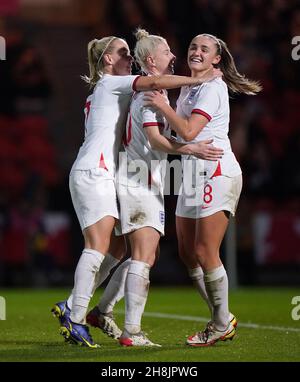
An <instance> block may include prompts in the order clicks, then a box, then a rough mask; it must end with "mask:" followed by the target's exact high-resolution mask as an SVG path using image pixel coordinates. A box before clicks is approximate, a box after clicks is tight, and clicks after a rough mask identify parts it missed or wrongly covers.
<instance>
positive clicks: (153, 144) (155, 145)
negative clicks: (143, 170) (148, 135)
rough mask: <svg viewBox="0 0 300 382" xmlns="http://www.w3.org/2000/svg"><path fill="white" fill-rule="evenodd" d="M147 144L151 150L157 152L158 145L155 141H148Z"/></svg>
mask: <svg viewBox="0 0 300 382" xmlns="http://www.w3.org/2000/svg"><path fill="white" fill-rule="evenodd" d="M149 143H150V146H151V149H152V150H159V144H158V142H157V140H156V139H153V138H152V139H149Z"/></svg>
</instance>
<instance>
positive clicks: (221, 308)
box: [204, 265, 229, 330]
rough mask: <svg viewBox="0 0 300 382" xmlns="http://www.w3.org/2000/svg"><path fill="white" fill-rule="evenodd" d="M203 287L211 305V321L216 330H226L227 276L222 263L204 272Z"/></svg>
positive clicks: (227, 312) (227, 317)
mask: <svg viewBox="0 0 300 382" xmlns="http://www.w3.org/2000/svg"><path fill="white" fill-rule="evenodd" d="M204 281H205V287H206V291H207V295H208V298H209V301H210V303H211V304H212V306H213V317H212V318H213V321H214V324H215V326H216V328H217V329H218V330H226V328H227V326H228V323H229V310H228V278H227V273H226V270H225V268H224V267H223V265H221V266H220V267H218V268H215V269H213V270H211V271H209V272H205V274H204Z"/></svg>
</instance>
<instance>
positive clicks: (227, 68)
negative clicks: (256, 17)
mask: <svg viewBox="0 0 300 382" xmlns="http://www.w3.org/2000/svg"><path fill="white" fill-rule="evenodd" d="M199 36H206V37H209V38H211V39H213V40H214V41H215V45H216V48H217V54H219V55H220V56H221V60H220V62H219V63H218V64H217V65H215V66H216V67H218V68H220V69H221V71H222V72H223V79H224V81H225V82H226V84H227V86H228V88H229V89H230V90H231V91H232V92H233V93H244V94H248V95H255V94H256V93H259V92H260V91H261V90H262V86H261V85H260V83H259V82H257V81H252V80H249V79H248V78H247V77H245V75H242V74H240V73H239V72H238V70H237V68H236V66H235V62H234V59H233V57H232V55H231V53H230V52H229V49H228V47H227V45H226V43H225V42H224V41H223V40H221V39H220V38H217V37H216V36H214V35H211V34H206V33H203V34H201V35H199ZM197 37H198V36H197Z"/></svg>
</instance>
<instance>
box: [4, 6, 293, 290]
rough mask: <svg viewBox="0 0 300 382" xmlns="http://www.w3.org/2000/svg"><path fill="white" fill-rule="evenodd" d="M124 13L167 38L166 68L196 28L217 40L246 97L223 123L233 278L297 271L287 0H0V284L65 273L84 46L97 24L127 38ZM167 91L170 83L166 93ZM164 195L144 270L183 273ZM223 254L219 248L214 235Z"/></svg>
mask: <svg viewBox="0 0 300 382" xmlns="http://www.w3.org/2000/svg"><path fill="white" fill-rule="evenodd" d="M137 26H142V27H144V28H146V29H147V30H148V31H150V32H151V33H155V34H160V35H162V36H163V37H165V38H166V39H167V41H168V42H169V45H170V47H171V49H172V51H173V52H174V53H175V55H176V56H177V61H176V67H175V71H176V73H177V74H188V70H187V66H186V60H185V56H186V50H187V46H188V44H189V42H190V40H191V38H192V37H194V36H195V35H196V34H199V33H203V32H207V33H212V34H215V35H217V36H218V37H220V38H222V39H223V40H225V41H226V42H227V44H228V46H229V49H230V51H231V52H232V54H233V56H234V57H235V60H236V64H237V67H238V69H239V70H240V72H242V73H245V74H246V75H247V76H249V77H250V78H253V79H256V80H259V81H260V82H261V83H262V85H263V87H264V91H263V93H262V94H260V95H258V96H256V97H233V98H232V99H231V125H230V131H231V132H230V136H231V142H232V147H233V151H234V152H235V154H236V156H237V158H238V160H239V162H240V164H241V166H242V170H243V175H244V189H243V193H242V197H241V200H240V204H239V208H238V213H237V218H236V225H235V226H236V238H237V239H236V240H237V241H236V244H237V270H238V282H239V284H241V285H280V286H281V285H294V286H297V285H299V284H300V272H299V271H300V168H299V158H298V156H299V152H300V130H299V123H300V122H299V121H300V91H299V89H300V70H299V69H300V60H299V61H297V60H293V58H292V54H291V53H292V49H293V48H294V46H293V45H292V43H291V41H292V38H293V37H294V36H300V6H299V2H298V1H296V0H290V1H284V0H273V1H263V0H245V1H229V0H214V1H209V0H189V1H175V0H123V1H121V0H89V1H84V0H0V36H2V37H4V38H5V41H6V60H2V61H0V184H1V186H0V206H1V212H0V286H19V287H23V286H34V287H49V286H51V287H52V286H70V285H71V284H72V278H73V271H74V268H75V265H76V262H77V260H78V258H79V255H80V253H81V250H82V245H83V241H82V237H81V233H80V230H79V224H78V222H77V219H76V216H75V214H74V211H73V207H72V204H71V200H70V196H69V190H68V174H69V170H70V167H71V165H72V162H73V160H74V159H75V157H76V154H77V150H78V148H79V146H80V144H81V142H82V139H83V132H84V128H83V121H84V118H83V105H84V102H85V98H86V96H87V94H88V89H87V87H86V86H85V85H84V83H83V82H82V81H81V79H80V75H81V74H84V73H86V71H87V62H86V60H87V59H86V46H87V43H88V41H89V40H90V39H92V38H95V37H97V38H101V37H102V36H106V35H117V36H121V37H124V38H125V39H126V40H127V41H128V43H129V45H130V47H133V45H134V38H133V34H132V32H133V30H134V29H135V28H136V27H137ZM177 94H178V93H177V91H172V92H170V97H171V102H172V104H173V105H174V103H175V100H176V97H177ZM175 205H176V198H175V197H166V211H167V217H166V237H165V238H164V239H163V240H162V241H161V257H160V261H159V263H158V264H157V265H156V266H155V268H154V269H153V271H152V276H151V278H152V283H156V284H185V283H188V282H189V280H188V277H187V274H186V271H185V269H184V266H183V265H182V263H181V262H180V260H179V259H178V255H177V247H176V234H175V225H174V209H175ZM223 249H224V251H223V256H224V257H225V256H226V253H225V252H226V248H223Z"/></svg>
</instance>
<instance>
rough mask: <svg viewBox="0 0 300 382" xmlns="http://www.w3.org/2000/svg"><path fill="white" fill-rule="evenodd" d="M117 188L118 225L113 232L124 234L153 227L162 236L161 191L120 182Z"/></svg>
mask: <svg viewBox="0 0 300 382" xmlns="http://www.w3.org/2000/svg"><path fill="white" fill-rule="evenodd" d="M117 188H118V199H119V203H120V226H118V228H117V229H115V234H116V235H120V234H121V233H122V234H123V235H125V234H127V233H130V232H133V231H136V230H137V229H139V228H143V227H153V228H155V229H156V230H157V231H158V232H160V234H161V236H163V235H164V232H165V210H164V196H163V192H162V191H159V192H158V190H157V189H154V190H151V189H148V188H147V187H141V186H131V185H124V184H120V183H119V184H118V185H117ZM120 231H121V232H120Z"/></svg>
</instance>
